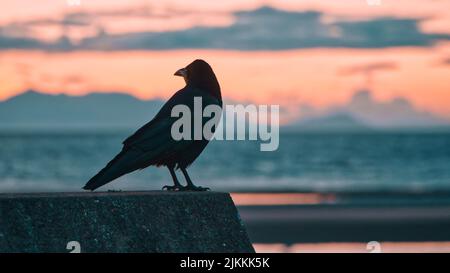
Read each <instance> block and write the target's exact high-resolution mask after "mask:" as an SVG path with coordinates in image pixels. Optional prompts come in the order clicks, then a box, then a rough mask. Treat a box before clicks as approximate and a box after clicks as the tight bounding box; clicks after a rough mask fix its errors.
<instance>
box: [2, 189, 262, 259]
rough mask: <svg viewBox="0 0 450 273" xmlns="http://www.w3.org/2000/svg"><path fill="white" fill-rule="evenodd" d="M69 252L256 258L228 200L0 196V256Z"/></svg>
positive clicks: (199, 195)
mask: <svg viewBox="0 0 450 273" xmlns="http://www.w3.org/2000/svg"><path fill="white" fill-rule="evenodd" d="M69 242H72V243H69ZM78 244H79V245H78ZM78 246H79V248H78ZM71 249H72V250H73V249H75V251H77V250H80V251H81V252H202V253H208V252H209V253H211V252H219V253H220V252H229V253H238V252H254V250H253V247H252V245H251V243H250V241H249V239H248V236H247V232H246V231H245V227H244V225H243V224H242V222H241V220H240V217H239V214H238V212H237V210H236V207H235V205H234V203H233V201H232V199H231V197H230V195H229V194H228V193H219V192H166V191H145V192H94V193H90V192H73V193H17V194H0V252H70V251H71Z"/></svg>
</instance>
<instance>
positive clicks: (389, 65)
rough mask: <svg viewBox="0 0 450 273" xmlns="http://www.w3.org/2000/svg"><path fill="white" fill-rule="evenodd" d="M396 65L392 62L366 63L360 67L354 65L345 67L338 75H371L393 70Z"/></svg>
mask: <svg viewBox="0 0 450 273" xmlns="http://www.w3.org/2000/svg"><path fill="white" fill-rule="evenodd" d="M397 68H398V67H397V64H396V63H394V62H386V61H384V62H374V63H367V64H362V65H354V66H349V67H345V68H343V69H342V70H340V74H342V75H354V74H360V73H362V74H366V73H372V72H375V71H383V70H395V69H397Z"/></svg>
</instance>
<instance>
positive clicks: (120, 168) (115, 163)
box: [83, 150, 138, 191]
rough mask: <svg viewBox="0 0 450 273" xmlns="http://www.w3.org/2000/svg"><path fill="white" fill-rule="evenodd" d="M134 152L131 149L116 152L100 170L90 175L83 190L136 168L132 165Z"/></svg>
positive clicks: (104, 182) (101, 184)
mask: <svg viewBox="0 0 450 273" xmlns="http://www.w3.org/2000/svg"><path fill="white" fill-rule="evenodd" d="M135 153H136V152H135V151H133V150H126V151H121V152H120V153H119V154H117V155H116V156H115V157H114V158H113V159H112V160H111V161H110V162H109V163H108V164H107V165H106V166H105V167H104V168H103V169H102V170H100V171H99V172H98V173H97V174H96V175H95V176H94V177H92V178H91V179H90V180H89V181H88V182H87V183H86V185H85V186H84V187H83V189H84V190H91V191H93V190H95V189H97V188H99V187H101V186H103V185H105V184H107V183H109V182H111V181H113V180H114V179H116V178H119V177H121V176H122V175H124V174H127V173H130V172H132V171H135V170H137V169H138V167H133V165H134V164H132V163H133V162H135V160H133V159H135V158H136V154H135Z"/></svg>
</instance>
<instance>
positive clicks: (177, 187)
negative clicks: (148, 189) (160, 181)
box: [162, 166, 184, 191]
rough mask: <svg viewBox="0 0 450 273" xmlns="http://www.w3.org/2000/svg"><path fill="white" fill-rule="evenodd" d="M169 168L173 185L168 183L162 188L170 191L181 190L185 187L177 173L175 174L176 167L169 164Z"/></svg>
mask: <svg viewBox="0 0 450 273" xmlns="http://www.w3.org/2000/svg"><path fill="white" fill-rule="evenodd" d="M167 168H168V169H169V172H170V175H171V176H172V180H173V186H169V185H166V186H164V187H163V188H162V189H163V190H168V191H180V190H183V189H184V187H183V186H181V184H180V182H178V178H177V175H176V174H175V171H174V170H173V169H174V168H173V166H167Z"/></svg>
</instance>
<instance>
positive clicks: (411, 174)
mask: <svg viewBox="0 0 450 273" xmlns="http://www.w3.org/2000/svg"><path fill="white" fill-rule="evenodd" d="M130 133H131V131H117V132H82V133H77V132H56V133H55V132H53V133H12V132H0V141H1V142H0V143H1V144H0V192H25V191H27V192H28V191H32V192H40V191H78V190H80V189H81V187H82V186H83V185H84V184H85V182H86V181H87V180H88V179H89V178H90V177H91V176H93V175H94V174H96V172H97V171H99V170H100V169H101V168H102V167H104V165H105V164H106V163H107V162H108V161H109V160H110V159H111V158H112V157H113V156H114V155H115V154H116V153H117V152H119V151H120V149H121V142H122V140H123V139H124V138H125V137H126V136H127V135H129V134H130ZM259 147H260V143H259V142H257V141H213V142H211V143H210V144H209V145H208V147H207V148H206V150H205V151H204V153H203V154H202V155H201V156H200V157H199V158H198V159H197V161H196V162H195V163H194V164H193V165H192V166H191V167H190V168H189V170H188V171H189V173H190V176H191V178H192V179H193V181H194V183H196V184H198V185H201V186H207V187H211V188H212V189H214V190H225V191H247V190H251V191H284V190H286V191H289V190H293V191H318V192H328V191H342V192H347V191H389V190H395V191H405V192H408V191H416V192H417V191H419V192H420V191H423V192H427V191H440V190H443V191H444V190H445V191H447V190H450V133H406V132H402V133H395V132H389V133H381V132H376V133H304V134H302V133H283V134H281V136H280V146H279V149H278V150H277V151H274V152H261V151H260V150H259ZM179 178H180V181H184V180H183V177H182V175H181V173H179ZM171 183H172V182H171V178H170V175H169V172H168V171H167V169H165V168H155V167H150V168H148V169H145V170H142V171H137V172H134V173H132V174H129V175H126V176H124V177H122V178H119V179H117V180H116V181H114V182H112V183H110V184H108V185H106V186H104V187H102V188H101V189H103V190H158V189H161V187H162V186H163V185H166V184H171Z"/></svg>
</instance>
